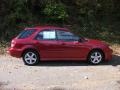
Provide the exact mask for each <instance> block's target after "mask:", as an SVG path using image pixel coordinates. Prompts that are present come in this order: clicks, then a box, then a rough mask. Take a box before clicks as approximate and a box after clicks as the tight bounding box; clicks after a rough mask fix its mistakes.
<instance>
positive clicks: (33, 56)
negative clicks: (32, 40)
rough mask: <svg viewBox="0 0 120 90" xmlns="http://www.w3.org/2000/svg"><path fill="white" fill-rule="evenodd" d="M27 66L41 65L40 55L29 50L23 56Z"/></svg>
mask: <svg viewBox="0 0 120 90" xmlns="http://www.w3.org/2000/svg"><path fill="white" fill-rule="evenodd" d="M22 58H23V61H24V64H25V65H29V66H34V65H36V64H38V63H39V54H38V53H37V52H36V51H34V50H27V51H25V52H24V54H23V57H22Z"/></svg>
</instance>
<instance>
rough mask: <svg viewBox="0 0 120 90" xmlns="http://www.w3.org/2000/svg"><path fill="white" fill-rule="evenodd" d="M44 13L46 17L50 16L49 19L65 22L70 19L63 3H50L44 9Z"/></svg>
mask: <svg viewBox="0 0 120 90" xmlns="http://www.w3.org/2000/svg"><path fill="white" fill-rule="evenodd" d="M44 13H45V15H47V16H50V17H49V18H52V19H55V20H62V21H64V20H65V19H66V18H67V17H68V14H67V12H66V10H65V6H64V5H63V4H61V3H60V4H57V3H48V4H47V5H46V7H45V9H44Z"/></svg>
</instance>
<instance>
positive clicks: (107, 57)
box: [105, 48, 113, 61]
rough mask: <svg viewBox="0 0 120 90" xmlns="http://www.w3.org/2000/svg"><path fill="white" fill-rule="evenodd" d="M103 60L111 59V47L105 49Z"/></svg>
mask: <svg viewBox="0 0 120 90" xmlns="http://www.w3.org/2000/svg"><path fill="white" fill-rule="evenodd" d="M105 52H106V53H105V60H107V61H109V60H111V59H112V53H113V50H112V49H110V48H107V49H106V50H105Z"/></svg>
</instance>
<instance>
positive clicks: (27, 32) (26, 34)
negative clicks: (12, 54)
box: [17, 29, 35, 39]
mask: <svg viewBox="0 0 120 90" xmlns="http://www.w3.org/2000/svg"><path fill="white" fill-rule="evenodd" d="M34 32H35V30H34V29H31V30H24V31H22V32H21V33H20V34H19V35H18V36H17V38H18V39H24V38H27V37H29V36H31V35H32V34H33V33H34Z"/></svg>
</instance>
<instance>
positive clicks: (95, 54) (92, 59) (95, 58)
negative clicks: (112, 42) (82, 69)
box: [88, 50, 104, 65]
mask: <svg viewBox="0 0 120 90" xmlns="http://www.w3.org/2000/svg"><path fill="white" fill-rule="evenodd" d="M103 59H104V55H103V53H102V52H100V51H98V50H94V51H92V52H91V53H90V54H89V56H88V62H89V63H91V64H93V65H97V64H100V63H101V62H102V61H103Z"/></svg>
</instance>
